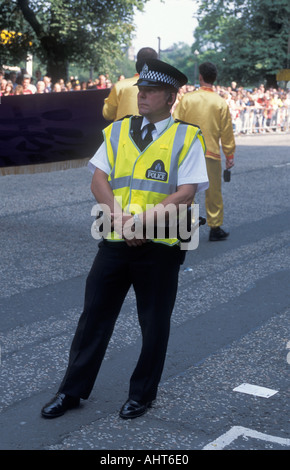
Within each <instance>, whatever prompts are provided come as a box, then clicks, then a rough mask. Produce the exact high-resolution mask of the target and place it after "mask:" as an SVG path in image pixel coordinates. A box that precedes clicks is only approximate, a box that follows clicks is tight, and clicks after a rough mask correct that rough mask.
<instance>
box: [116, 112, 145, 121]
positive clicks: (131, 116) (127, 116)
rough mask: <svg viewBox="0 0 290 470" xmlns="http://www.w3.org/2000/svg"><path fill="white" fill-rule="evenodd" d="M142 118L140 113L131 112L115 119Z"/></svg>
mask: <svg viewBox="0 0 290 470" xmlns="http://www.w3.org/2000/svg"><path fill="white" fill-rule="evenodd" d="M140 117H141V118H142V117H143V116H140V115H136V116H135V115H133V114H127V115H126V116H123V117H121V118H120V119H117V121H123V119H129V118H132V119H138V118H140Z"/></svg>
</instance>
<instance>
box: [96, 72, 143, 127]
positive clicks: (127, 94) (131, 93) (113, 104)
mask: <svg viewBox="0 0 290 470" xmlns="http://www.w3.org/2000/svg"><path fill="white" fill-rule="evenodd" d="M138 77H139V75H138V74H136V75H134V77H131V78H125V79H124V80H120V81H119V82H117V83H116V84H115V85H114V86H113V88H112V89H111V91H110V94H109V96H108V98H106V99H105V102H104V106H103V116H104V118H105V119H107V120H108V121H118V120H119V119H121V118H123V117H124V116H128V115H138V114H139V111H138V105H137V94H138V87H137V86H133V85H134V84H135V83H137V80H138Z"/></svg>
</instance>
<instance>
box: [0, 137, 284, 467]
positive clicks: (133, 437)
mask: <svg viewBox="0 0 290 470" xmlns="http://www.w3.org/2000/svg"><path fill="white" fill-rule="evenodd" d="M289 144H290V136H289V134H288V135H285V134H277V135H276V134H271V135H268V134H267V135H256V136H243V137H238V138H237V152H236V165H235V167H234V169H233V170H232V180H231V182H230V183H223V194H224V203H225V222H224V228H225V229H227V230H229V231H230V237H229V239H228V240H227V241H224V242H218V243H210V242H209V241H208V227H207V226H204V227H201V229H200V243H199V247H198V249H197V250H194V251H190V252H189V253H188V254H187V256H186V260H185V263H184V265H183V266H182V267H181V271H180V281H179V293H178V298H177V302H176V306H175V310H174V314H173V318H172V328H171V338H170V343H169V348H168V354H167V359H166V364H165V369H164V373H163V377H162V381H161V384H160V389H159V395H158V399H157V400H156V402H155V404H154V406H153V407H152V409H150V411H148V413H147V414H145V415H144V416H142V417H141V418H139V419H136V420H132V421H123V420H121V419H120V418H119V416H118V412H119V409H120V407H121V406H122V404H123V402H124V401H125V400H126V398H127V392H128V382H129V378H130V374H131V372H132V370H133V367H134V365H135V362H136V359H137V357H138V353H139V350H140V331H139V327H138V324H137V320H136V309H135V300H134V294H133V292H132V291H130V292H129V295H128V297H127V299H126V301H125V304H124V306H123V308H122V311H121V313H120V316H119V319H118V322H117V325H116V329H115V332H114V334H113V337H112V340H111V342H110V345H109V348H108V351H107V354H106V358H105V360H104V363H103V366H102V369H101V372H100V374H99V377H98V379H97V382H96V384H95V387H94V390H93V392H92V394H91V396H90V398H89V399H88V400H86V401H82V404H81V407H80V409H77V410H73V411H71V412H68V413H66V414H65V415H64V416H62V417H60V418H58V419H55V420H45V419H43V418H41V416H40V409H41V407H42V406H43V405H44V404H45V403H46V402H47V401H48V400H49V399H50V398H51V397H52V395H53V394H54V393H55V391H56V390H57V387H58V384H59V382H60V380H61V378H62V376H63V373H64V370H65V367H66V363H67V356H68V350H69V346H70V343H71V340H72V336H73V333H74V330H75V327H76V323H77V321H78V317H79V314H80V313H81V309H82V304H83V294H84V285H85V279H86V275H87V273H88V270H89V269H90V266H91V264H92V261H93V258H94V256H95V254H96V251H97V242H96V240H94V239H93V238H92V236H91V232H90V229H91V224H92V222H93V218H92V216H91V209H92V207H93V205H94V199H93V196H92V194H91V193H90V181H91V175H90V173H89V172H88V170H87V168H85V167H83V168H78V169H71V170H65V171H55V172H50V173H39V174H26V175H9V176H2V177H0V200H1V204H0V249H1V257H0V273H1V282H0V315H1V316H0V326H1V328H0V346H1V366H0V387H1V393H0V433H1V437H0V449H2V450H4V449H5V450H80V449H84V450H87V449H88V450H91V449H95V450H97V449H98V450H100V451H102V452H104V455H105V456H109V455H110V454H109V451H113V450H115V451H119V452H120V453H121V451H123V454H122V455H127V454H128V455H130V451H134V450H144V451H145V452H146V451H148V452H149V451H152V450H153V451H155V454H156V455H157V456H158V455H159V454H163V455H170V454H172V453H174V452H175V453H177V454H180V455H183V458H186V456H187V455H189V454H190V452H191V451H192V450H207V449H210V450H289V449H290V426H289V395H290V384H289V372H290V321H289V313H290V289H289V280H290V276H289V273H290V245H289V235H290V194H289V187H290V184H289V183H290V180H289V171H290V151H289ZM196 202H198V203H199V204H200V213H201V214H204V199H203V196H199V199H198V200H197V201H196ZM243 384H246V385H244V387H245V390H246V391H247V392H248V391H249V385H252V386H255V387H254V394H253V393H252V392H251V393H244V392H243V391H242V392H241V391H236V390H235V389H236V387H239V386H241V385H243ZM257 387H261V388H257ZM269 390H270V392H269ZM260 392H261V393H260ZM263 394H264V396H263ZM261 395H262V396H261ZM126 451H127V454H126ZM124 452H125V454H124ZM101 455H102V454H100V457H99V459H101V458H102V457H101ZM116 455H117V454H116ZM120 455H121V454H120ZM184 456H185V457H184ZM107 458H109V457H107ZM97 463H98V461H97ZM139 463H140V462H139ZM149 463H150V462H149ZM161 463H162V462H161ZM165 463H166V462H165ZM167 463H168V462H167ZM128 466H129V465H128Z"/></svg>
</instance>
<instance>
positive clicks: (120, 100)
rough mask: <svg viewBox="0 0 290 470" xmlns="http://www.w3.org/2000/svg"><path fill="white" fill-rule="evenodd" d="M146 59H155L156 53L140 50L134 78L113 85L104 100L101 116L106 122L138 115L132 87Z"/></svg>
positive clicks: (150, 50) (135, 97)
mask: <svg viewBox="0 0 290 470" xmlns="http://www.w3.org/2000/svg"><path fill="white" fill-rule="evenodd" d="M146 59H157V52H156V51H155V50H154V49H152V48H151V47H143V48H142V49H140V50H139V51H138V54H137V62H136V65H137V64H138V69H136V70H137V73H136V74H135V75H134V77H130V78H125V79H124V80H120V81H118V82H117V83H115V85H114V86H113V88H112V89H111V91H110V93H109V96H108V97H107V98H105V101H104V106H103V116H104V118H105V119H106V120H107V121H117V120H119V119H121V118H123V117H125V116H128V115H133V116H134V115H137V114H139V110H138V104H137V94H138V89H137V88H136V87H134V86H133V85H135V83H136V81H137V80H138V78H139V73H140V70H141V68H142V65H143V63H144V61H145V60H146ZM140 67H141V68H140Z"/></svg>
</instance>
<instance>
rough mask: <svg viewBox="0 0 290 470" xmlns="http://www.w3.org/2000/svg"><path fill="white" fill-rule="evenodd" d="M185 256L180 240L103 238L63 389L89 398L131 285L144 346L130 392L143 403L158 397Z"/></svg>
mask: <svg viewBox="0 0 290 470" xmlns="http://www.w3.org/2000/svg"><path fill="white" fill-rule="evenodd" d="M182 256H183V252H182V251H181V250H180V249H179V247H178V246H173V247H170V246H166V245H162V244H157V243H154V242H148V243H146V244H144V245H142V246H141V247H128V246H127V245H126V243H124V242H107V241H102V242H100V244H99V250H98V253H97V256H96V258H95V260H94V263H93V266H92V268H91V271H90V273H89V275H88V278H87V282H86V291H85V302H84V310H83V313H82V315H81V317H80V320H79V323H78V326H77V329H76V333H75V336H74V339H73V342H72V345H71V350H70V356H69V363H68V368H67V371H66V374H65V376H64V379H63V381H62V383H61V386H60V388H59V391H60V392H62V393H66V394H68V395H71V396H77V397H80V398H84V399H86V398H88V396H89V394H90V392H91V390H92V388H93V386H94V382H95V380H96V377H97V374H98V371H99V369H100V366H101V363H102V360H103V358H104V355H105V352H106V349H107V346H108V343H109V340H110V338H111V335H112V333H113V329H114V325H115V322H116V320H117V317H118V314H119V312H120V310H121V307H122V304H123V302H124V300H125V297H126V294H127V292H128V290H129V288H130V286H131V285H133V287H134V291H135V294H136V301H137V311H138V319H139V324H140V327H141V332H142V349H141V352H140V356H139V359H138V362H137V365H136V367H135V370H134V371H133V374H132V376H131V379H130V389H129V397H130V398H131V399H133V400H136V401H139V402H141V403H145V402H148V401H152V400H154V399H155V398H156V394H157V388H158V384H159V381H160V378H161V374H162V370H163V366H164V361H165V355H166V350H167V343H168V337H169V331H170V317H171V313H172V310H173V307H174V303H175V299H176V292H177V285H178V272H179V268H180V264H181V262H182Z"/></svg>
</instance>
